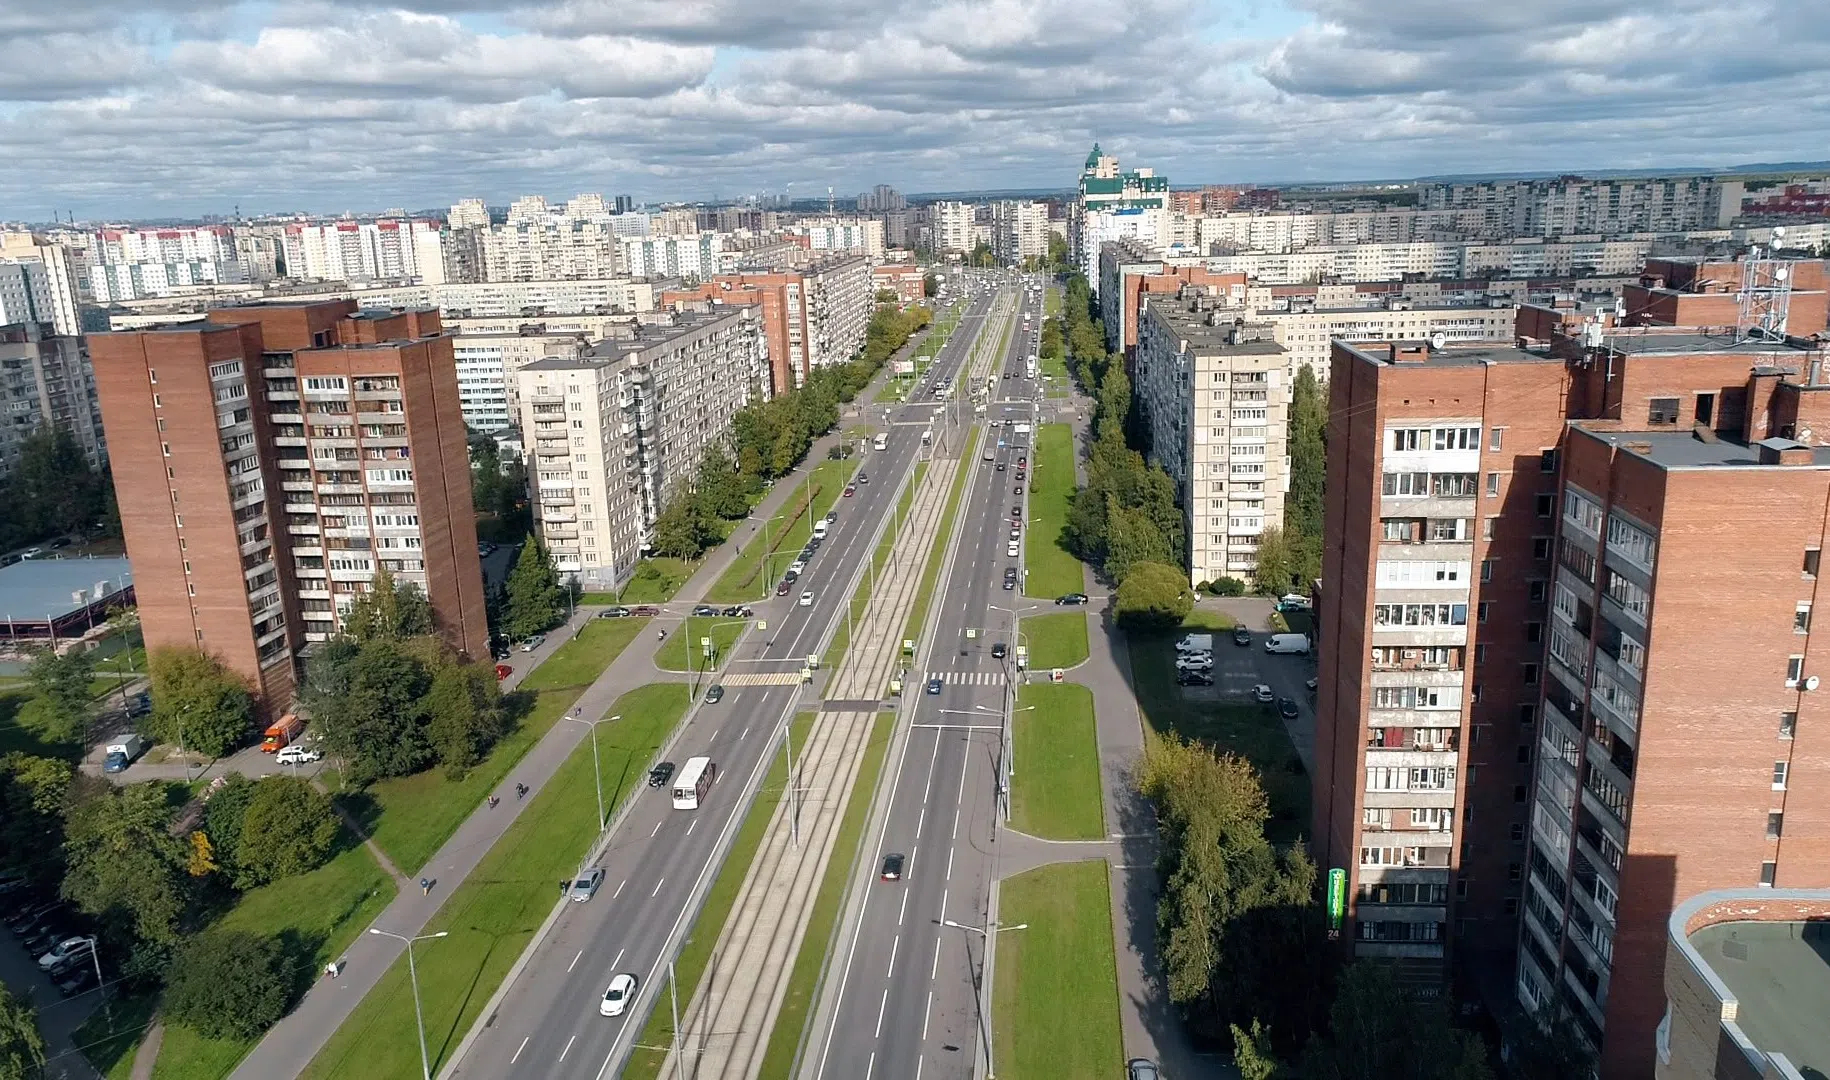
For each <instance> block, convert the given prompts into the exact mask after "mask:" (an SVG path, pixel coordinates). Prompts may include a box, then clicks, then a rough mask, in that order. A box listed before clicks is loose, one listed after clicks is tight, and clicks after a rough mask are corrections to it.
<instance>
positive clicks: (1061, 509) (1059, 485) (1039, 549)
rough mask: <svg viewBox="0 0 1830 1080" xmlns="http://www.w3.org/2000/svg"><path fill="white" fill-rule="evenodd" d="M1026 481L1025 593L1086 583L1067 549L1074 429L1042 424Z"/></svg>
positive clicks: (1049, 592)
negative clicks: (1027, 516) (1027, 517)
mask: <svg viewBox="0 0 1830 1080" xmlns="http://www.w3.org/2000/svg"><path fill="white" fill-rule="evenodd" d="M1032 464H1033V465H1034V467H1035V468H1034V471H1033V472H1032V473H1031V480H1030V485H1029V523H1028V526H1027V528H1026V529H1025V534H1024V537H1023V562H1024V568H1025V569H1026V570H1027V571H1028V573H1027V574H1026V575H1025V577H1024V579H1023V595H1025V596H1041V597H1049V598H1053V597H1056V596H1060V595H1062V594H1064V593H1077V592H1079V591H1081V590H1082V589H1083V588H1085V587H1086V576H1085V574H1084V573H1083V572H1082V570H1081V563H1080V560H1079V559H1077V558H1075V557H1074V553H1073V552H1071V551H1069V550H1068V549H1067V543H1066V539H1065V538H1066V534H1067V520H1068V511H1069V507H1070V506H1071V505H1072V504H1073V501H1074V489H1075V487H1076V486H1077V485H1076V484H1075V482H1074V430H1073V428H1071V427H1069V426H1068V425H1067V424H1043V425H1042V426H1041V428H1040V429H1039V430H1038V431H1037V432H1036V448H1035V460H1034V461H1033V462H1032Z"/></svg>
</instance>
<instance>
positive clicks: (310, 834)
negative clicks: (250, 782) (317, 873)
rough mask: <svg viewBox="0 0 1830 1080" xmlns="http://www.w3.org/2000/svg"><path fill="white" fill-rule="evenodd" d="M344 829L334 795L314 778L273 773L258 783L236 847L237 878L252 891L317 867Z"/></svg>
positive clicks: (328, 853) (239, 884) (322, 862)
mask: <svg viewBox="0 0 1830 1080" xmlns="http://www.w3.org/2000/svg"><path fill="white" fill-rule="evenodd" d="M341 827H342V825H341V822H339V820H338V818H337V813H336V811H335V810H332V809H331V805H330V797H329V796H327V795H325V794H324V793H323V792H321V791H319V790H318V789H316V788H314V787H312V786H311V784H310V782H309V781H306V780H301V779H298V778H296V777H291V776H268V777H264V778H262V779H261V780H259V781H257V782H256V783H255V785H254V798H253V800H252V801H250V802H249V803H248V812H247V814H246V816H245V817H243V818H242V826H241V840H240V843H239V845H238V846H237V849H236V860H235V861H236V881H235V884H236V886H237V887H239V888H243V889H249V888H253V887H255V886H257V885H265V884H267V883H268V882H270V881H278V880H279V879H280V878H285V877H292V876H293V875H294V874H303V873H306V872H307V871H310V870H316V869H317V868H318V867H320V866H322V865H324V862H325V860H326V859H329V858H330V853H331V846H332V845H333V844H335V843H336V840H337V832H338V830H339V829H340V828H341Z"/></svg>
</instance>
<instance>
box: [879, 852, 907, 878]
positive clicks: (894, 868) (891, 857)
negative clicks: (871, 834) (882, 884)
mask: <svg viewBox="0 0 1830 1080" xmlns="http://www.w3.org/2000/svg"><path fill="white" fill-rule="evenodd" d="M905 863H906V860H905V859H904V858H903V857H902V855H901V854H900V853H898V852H894V851H892V852H890V853H889V854H888V855H885V856H884V857H883V869H881V870H879V871H878V872H877V876H878V877H880V878H882V879H883V880H884V881H901V880H902V868H903V866H904V865H905Z"/></svg>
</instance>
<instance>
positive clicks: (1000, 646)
mask: <svg viewBox="0 0 1830 1080" xmlns="http://www.w3.org/2000/svg"><path fill="white" fill-rule="evenodd" d="M1008 652H1009V650H1007V649H1005V648H1004V643H1003V642H1002V641H1000V642H998V643H997V644H995V645H993V646H992V647H991V657H992V659H994V660H1002V659H1004V657H1005V656H1006V655H1007V654H1008Z"/></svg>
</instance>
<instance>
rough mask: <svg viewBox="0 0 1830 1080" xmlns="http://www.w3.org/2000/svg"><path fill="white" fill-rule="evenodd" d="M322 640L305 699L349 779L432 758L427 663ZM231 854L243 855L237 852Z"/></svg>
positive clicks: (383, 643)
mask: <svg viewBox="0 0 1830 1080" xmlns="http://www.w3.org/2000/svg"><path fill="white" fill-rule="evenodd" d="M530 547H531V545H530ZM524 558H525V556H524ZM517 569H519V568H517ZM511 580H512V579H511ZM511 603H512V598H511ZM325 645H326V647H324V648H320V649H319V650H317V651H316V652H315V653H314V655H313V656H312V659H311V661H310V663H309V665H308V666H307V670H306V688H305V693H304V695H303V698H304V701H305V704H306V708H307V710H308V711H309V712H310V714H311V716H312V720H313V723H315V724H316V725H317V726H318V727H319V728H320V729H321V730H322V731H323V732H324V744H325V746H326V748H327V749H329V750H330V751H331V752H332V753H334V754H336V755H337V756H338V757H340V758H342V759H343V761H344V764H345V766H346V770H347V771H346V773H345V775H346V777H347V778H348V779H349V780H350V781H352V782H353V783H356V784H366V783H369V782H371V781H373V780H377V779H381V778H383V777H388V776H405V775H407V774H409V773H415V772H418V771H419V770H421V769H423V768H425V767H426V766H427V765H428V764H430V763H431V761H432V759H433V756H434V755H433V749H432V745H431V742H430V740H429V738H428V736H427V733H426V705H425V701H424V700H423V699H424V698H425V695H426V689H427V687H428V686H429V684H430V682H431V679H430V676H429V675H428V673H427V672H426V669H425V666H424V664H422V663H421V662H420V661H419V660H418V659H417V658H416V657H414V656H412V655H410V654H409V653H408V652H407V651H406V650H405V649H404V648H403V647H402V645H401V643H398V642H393V641H387V640H379V641H370V642H367V643H365V644H361V645H358V644H356V643H355V642H352V641H343V642H334V641H333V642H326V643H325ZM244 828H245V826H244ZM241 846H243V847H245V846H246V845H245V844H243V845H241ZM236 857H237V859H238V860H240V859H242V858H244V856H243V855H242V854H241V852H240V851H239V850H238V852H237V856H236Z"/></svg>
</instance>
